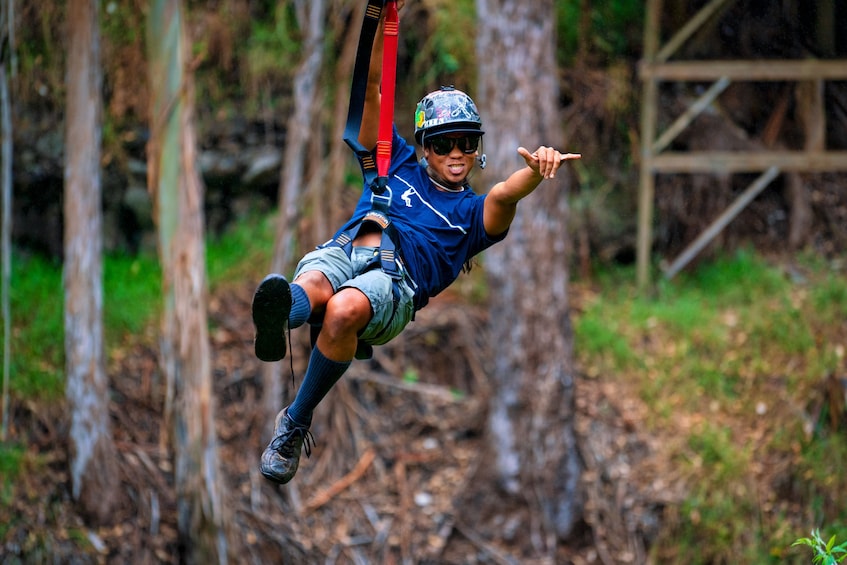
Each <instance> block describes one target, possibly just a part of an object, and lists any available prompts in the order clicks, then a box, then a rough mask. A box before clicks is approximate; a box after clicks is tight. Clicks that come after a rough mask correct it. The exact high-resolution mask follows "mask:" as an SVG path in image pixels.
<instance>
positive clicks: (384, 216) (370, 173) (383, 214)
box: [326, 0, 402, 280]
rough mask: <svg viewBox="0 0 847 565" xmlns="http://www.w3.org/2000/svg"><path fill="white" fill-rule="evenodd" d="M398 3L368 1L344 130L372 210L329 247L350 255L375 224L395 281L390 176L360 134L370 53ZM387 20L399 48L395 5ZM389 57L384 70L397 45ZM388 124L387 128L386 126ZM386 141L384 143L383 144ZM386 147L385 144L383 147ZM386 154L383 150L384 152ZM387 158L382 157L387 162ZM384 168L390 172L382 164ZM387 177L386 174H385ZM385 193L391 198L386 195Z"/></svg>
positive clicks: (383, 123)
mask: <svg viewBox="0 0 847 565" xmlns="http://www.w3.org/2000/svg"><path fill="white" fill-rule="evenodd" d="M394 1H395V0H368V5H367V7H366V8H365V17H364V20H363V21H362V31H361V34H360V35H359V45H358V47H357V49H356V62H355V64H354V66H353V84H352V86H351V88H350V105H349V107H348V109H347V123H346V124H345V126H344V141H345V143H347V145H348V146H350V148H351V149H352V150H353V152H354V153H355V154H356V157H358V159H359V162H360V163H361V164H362V171H363V175H364V178H365V187H366V189H370V190H371V192H372V194H371V209H370V211H369V212H368V213H367V214H366V215H365V217H364V218H363V220H362V222H361V223H360V224H359V225H358V226H355V227H354V228H352V229H351V230H349V231H346V232H344V233H342V234H341V235H340V236H339V237H337V238H336V239H334V240H332V241H330V242H328V243H327V244H326V245H337V246H339V247H341V248H342V249H344V251H346V252H347V254H348V255H349V254H350V252H351V248H352V243H353V240H354V239H356V235H358V233H359V230H360V229H361V227H362V225H363V224H364V223H365V222H372V223H373V224H375V225H376V226H378V228H379V229H380V231H381V232H382V239H381V242H380V254H379V256H380V260H381V267H382V270H383V271H385V272H386V273H387V274H388V275H390V276H391V277H392V278H393V279H394V280H400V279H401V278H402V275H401V273H400V269H399V267H398V265H397V259H398V256H397V251H396V247H395V245H394V241H393V237H392V236H393V234H394V226H392V225H391V220H390V219H389V217H388V208H389V206H390V205H391V192H390V191H387V176H379V172H378V170H377V160H376V159H375V158H374V154H373V152H372V151H370V150H368V149H367V148H365V147H364V146H363V145H362V144H361V143H359V132H360V130H361V128H362V114H363V113H364V107H365V94H366V91H367V84H368V72H369V71H370V64H371V50H372V49H373V44H374V39H375V38H376V32H377V30H378V29H379V20H380V17H381V15H382V10H383V6H384V3H385V2H389V3H393V2H394ZM388 19H389V20H390V21H388V22H386V34H391V36H392V37H391V39H392V41H394V42H395V44H396V36H397V32H398V24H399V22H398V19H397V9H396V4H392V5H391V6H390V7H389V11H388ZM390 51H392V52H391V53H388V56H384V58H383V67H384V69H385V67H386V65H387V64H389V63H390V64H392V65H393V63H394V61H388V60H389V59H391V58H392V57H393V58H394V59H396V57H397V55H396V45H394V48H393V49H392V50H390ZM389 70H390V72H389V73H388V75H389V76H387V77H386V78H387V79H388V80H390V81H391V82H392V84H391V85H389V86H390V88H388V89H387V90H388V92H386V93H385V95H386V96H388V95H389V94H390V97H391V99H392V100H391V102H393V98H394V85H393V81H394V80H395V74H394V72H393V67H391V69H389ZM384 110H387V111H388V112H390V113H393V103H392V104H391V105H390V106H388V107H386V108H380V112H381V115H380V127H381V129H382V131H381V137H388V136H390V132H391V130H390V127H391V123H390V122H391V121H393V120H392V116H388V115H382V114H383V113H384V112H383V111H384ZM386 124H387V125H386ZM386 132H387V134H386ZM381 141H383V142H384V141H385V140H381ZM387 143H388V151H389V152H390V144H391V139H390V137H388V140H387ZM383 145H384V143H383ZM383 152H384V149H383ZM384 157H385V156H383V158H384ZM383 168H387V167H386V166H385V163H383ZM385 175H387V171H386V172H385ZM386 191H387V192H388V194H386Z"/></svg>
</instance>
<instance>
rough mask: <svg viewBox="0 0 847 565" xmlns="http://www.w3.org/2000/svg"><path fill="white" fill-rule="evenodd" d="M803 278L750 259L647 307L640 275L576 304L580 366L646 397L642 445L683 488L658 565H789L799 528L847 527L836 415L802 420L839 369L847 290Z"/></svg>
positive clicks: (733, 258)
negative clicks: (806, 524)
mask: <svg viewBox="0 0 847 565" xmlns="http://www.w3.org/2000/svg"><path fill="white" fill-rule="evenodd" d="M795 270H800V271H802V273H803V276H797V274H796V272H795V271H792V270H791V269H786V268H782V267H779V266H774V265H772V264H769V263H768V262H767V261H765V260H764V259H762V258H761V257H759V256H757V255H756V254H755V253H754V252H752V251H750V250H741V251H739V252H737V253H733V254H731V255H727V256H724V257H721V258H719V259H717V260H715V261H713V262H710V263H703V264H701V265H700V266H699V267H698V268H697V269H694V270H691V271H689V272H686V273H683V274H681V275H680V276H678V277H677V278H675V279H673V280H672V281H667V280H662V281H659V282H658V284H657V285H656V288H655V292H654V293H653V294H650V295H648V294H645V293H639V292H638V291H637V290H636V286H635V272H634V269H633V268H632V267H613V268H600V269H598V270H597V273H596V275H595V278H594V279H593V280H592V281H591V285H590V287H591V291H590V292H589V293H588V297H587V298H586V299H584V300H581V301H579V306H580V307H579V309H578V310H577V311H576V312H575V313H574V319H573V325H574V332H575V339H574V352H575V355H576V357H577V364H578V366H580V368H582V369H583V370H584V372H585V373H586V374H587V375H588V377H590V378H603V379H607V380H612V381H615V382H618V383H621V386H626V387H628V388H630V389H631V390H634V391H635V392H636V393H638V394H639V395H640V397H641V400H642V401H643V402H644V404H645V406H646V410H645V420H644V421H643V425H644V428H643V430H644V433H646V434H649V435H653V436H654V437H656V438H665V439H664V440H663V439H659V441H660V442H663V443H665V444H666V445H664V446H663V450H667V456H668V457H670V458H671V460H672V461H673V463H672V465H673V471H674V475H678V476H680V477H683V478H684V482H685V485H686V488H685V494H684V496H683V498H682V500H681V502H680V503H679V504H677V505H673V506H670V507H668V508H667V510H666V515H665V516H666V523H665V527H664V529H663V531H662V533H661V534H660V537H659V539H658V540H657V542H656V544H655V548H654V549H655V553H656V555H657V556H661V557H660V558H659V559H657V562H667V563H703V564H707V563H730V562H742V563H786V562H789V561H790V559H791V556H788V555H787V551H788V549H789V546H790V544H791V541H792V540H793V539H794V537H793V536H791V535H790V532H792V531H796V525H797V522H798V519H799V518H800V517H802V516H808V515H810V514H811V515H812V516H813V517H814V519H815V520H816V521H821V522H827V523H831V524H841V523H844V522H845V520H847V509H845V508H844V507H843V504H839V503H838V502H837V501H839V500H843V493H844V492H847V463H845V462H847V440H845V439H844V436H843V434H841V433H832V432H831V431H830V429H831V427H830V426H831V424H830V421H829V420H828V419H827V414H828V412H827V406H824V407H823V408H817V409H816V408H815V407H814V406H812V407H811V409H810V410H809V411H808V412H807V411H805V410H804V409H803V407H805V406H807V405H808V404H809V403H810V402H814V400H811V399H815V398H819V392H816V391H819V390H820V387H821V383H822V379H823V377H824V376H826V375H828V374H840V371H842V370H843V363H844V357H845V352H844V350H843V340H842V339H840V337H839V336H842V335H843V320H844V319H845V317H847V316H845V311H844V308H845V304H846V303H847V283H845V281H844V277H843V273H841V272H836V271H834V270H833V269H832V267H831V266H830V265H827V264H824V263H813V262H802V260H801V263H800V265H799V266H797V267H796V268H795ZM583 284H585V283H584V282H583V281H575V283H574V286H575V287H576V288H577V289H580V288H582V286H583ZM582 292H585V291H582ZM830 304H831V305H832V306H831V307H832V309H833V310H834V311H835V313H834V314H833V315H825V312H826V311H827V308H828V307H830V306H829V305H830ZM797 407H800V409H797ZM808 414H812V415H816V416H814V417H815V418H816V419H815V420H814V421H813V422H812V423H813V424H814V425H815V426H816V427H814V428H813V429H812V430H811V435H809V434H810V428H809V417H808ZM670 438H672V439H670ZM787 460H790V461H792V463H791V465H790V466H789V467H786V468H784V469H781V468H771V465H772V464H773V462H774V461H787ZM775 484H777V485H782V486H780V487H779V489H775V487H774V486H773V485H775ZM783 497H784V498H783ZM833 501H836V502H833ZM841 531H844V530H841ZM791 562H794V561H791Z"/></svg>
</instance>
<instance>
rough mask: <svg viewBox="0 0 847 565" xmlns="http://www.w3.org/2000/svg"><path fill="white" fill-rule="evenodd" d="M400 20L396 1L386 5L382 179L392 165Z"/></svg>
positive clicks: (381, 111) (378, 146)
mask: <svg viewBox="0 0 847 565" xmlns="http://www.w3.org/2000/svg"><path fill="white" fill-rule="evenodd" d="M399 35H400V18H399V15H398V14H397V2H396V0H388V1H387V2H386V3H385V30H384V33H383V52H382V100H381V103H380V107H379V131H378V137H377V142H376V168H377V174H378V175H379V176H380V177H387V176H388V168H389V166H390V165H391V138H392V127H393V125H394V84H395V82H396V79H397V44H398V40H399Z"/></svg>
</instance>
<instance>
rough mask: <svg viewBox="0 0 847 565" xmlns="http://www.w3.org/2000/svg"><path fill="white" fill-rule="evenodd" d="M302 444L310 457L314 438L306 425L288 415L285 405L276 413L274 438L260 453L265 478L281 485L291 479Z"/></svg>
mask: <svg viewBox="0 0 847 565" xmlns="http://www.w3.org/2000/svg"><path fill="white" fill-rule="evenodd" d="M304 445H305V448H306V457H310V456H311V455H312V447H314V445H315V438H314V437H312V433H311V432H310V431H309V428H308V426H301V425H300V424H298V423H296V422H295V421H294V420H292V419H291V418H289V417H288V407H287V406H286V407H285V408H283V409H282V410H280V412H279V414H277V415H276V421H275V422H274V438H273V439H272V440H271V442H270V443H269V444H268V447H267V448H266V449H265V451H264V452H263V453H262V465H261V469H262V474H263V475H264V476H265V478H266V479H268V480H270V481H273V482H275V483H279V484H282V485H284V484H285V483H287V482H288V481H290V480H291V479H293V478H294V474H295V473H296V472H297V466H298V465H299V464H300V449H301V448H302V447H303V446H304Z"/></svg>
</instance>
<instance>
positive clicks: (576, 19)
mask: <svg viewBox="0 0 847 565" xmlns="http://www.w3.org/2000/svg"><path fill="white" fill-rule="evenodd" d="M583 4H584V2H582V1H581V0H563V1H560V2H556V3H555V6H556V21H557V33H558V37H559V60H560V61H561V62H562V63H563V64H566V65H570V64H571V63H572V62H573V59H574V57H575V56H576V55H577V51H578V49H579V41H580V33H587V34H588V39H587V43H588V44H587V46H586V47H587V48H588V50H589V53H586V55H592V56H595V57H600V58H602V59H604V60H607V61H612V60H615V59H618V58H621V57H632V56H637V55H638V53H639V52H640V50H641V36H642V33H643V22H644V2H642V1H638V0H597V1H595V2H590V3H589V6H590V14H587V20H586V19H584V15H583V14H582V5H583ZM583 21H585V22H586V23H587V24H588V25H589V26H590V29H585V30H580V25H581V24H582V23H583Z"/></svg>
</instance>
